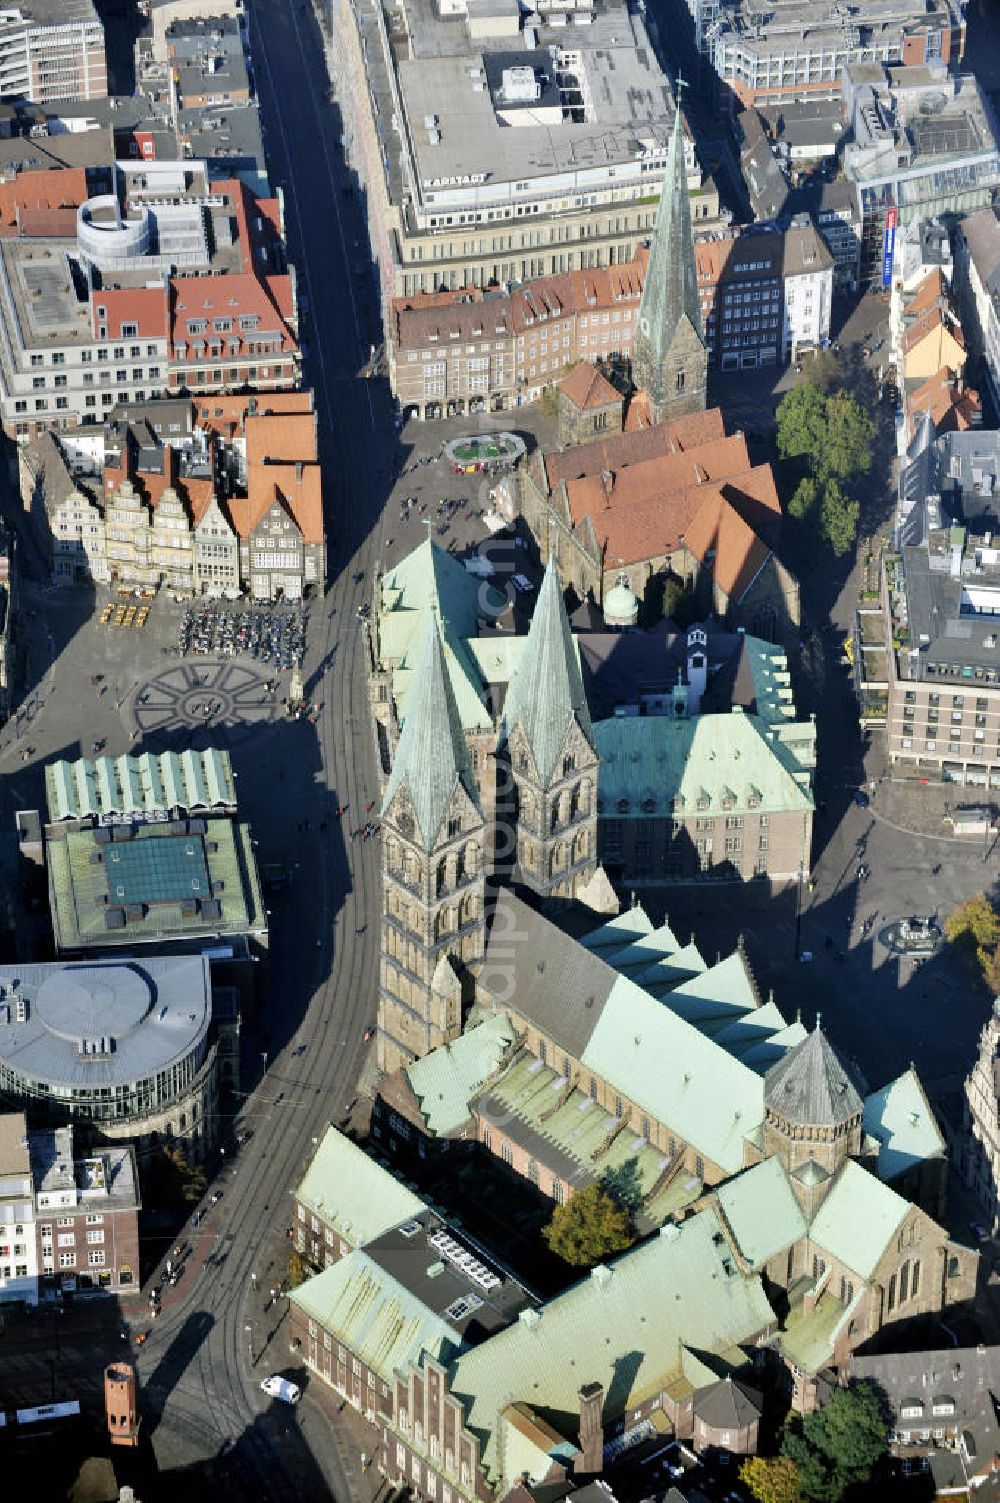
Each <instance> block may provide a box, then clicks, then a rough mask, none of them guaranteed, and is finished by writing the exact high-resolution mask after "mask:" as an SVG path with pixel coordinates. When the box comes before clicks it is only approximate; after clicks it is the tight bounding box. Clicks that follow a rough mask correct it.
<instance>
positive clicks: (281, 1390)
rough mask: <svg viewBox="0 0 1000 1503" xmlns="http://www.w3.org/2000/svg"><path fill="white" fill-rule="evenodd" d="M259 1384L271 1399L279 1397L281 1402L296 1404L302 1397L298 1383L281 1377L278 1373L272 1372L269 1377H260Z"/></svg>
mask: <svg viewBox="0 0 1000 1503" xmlns="http://www.w3.org/2000/svg"><path fill="white" fill-rule="evenodd" d="M260 1386H261V1388H262V1389H263V1390H264V1392H265V1393H266V1394H268V1395H269V1396H270V1397H271V1398H272V1399H280V1400H281V1402H282V1403H283V1404H297V1403H298V1402H299V1399H300V1398H301V1397H302V1389H301V1388H300V1387H299V1385H298V1384H297V1383H291V1382H290V1381H289V1380H288V1378H282V1377H281V1376H280V1374H278V1373H272V1375H271V1377H269V1378H261V1380H260Z"/></svg>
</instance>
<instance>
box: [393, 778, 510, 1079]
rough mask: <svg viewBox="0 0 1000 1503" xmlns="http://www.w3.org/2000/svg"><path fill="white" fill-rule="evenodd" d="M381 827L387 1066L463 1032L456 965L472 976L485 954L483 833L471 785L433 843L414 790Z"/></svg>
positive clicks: (399, 801) (402, 797)
mask: <svg viewBox="0 0 1000 1503" xmlns="http://www.w3.org/2000/svg"><path fill="white" fill-rule="evenodd" d="M382 830H383V838H382V882H383V904H384V919H383V949H382V960H381V975H380V986H379V1045H380V1049H379V1066H380V1068H381V1069H383V1070H394V1069H397V1068H398V1066H399V1065H400V1064H405V1063H406V1062H407V1061H408V1060H411V1059H414V1058H416V1057H417V1056H418V1055H423V1054H427V1053H428V1052H429V1051H430V1050H431V1049H434V1048H436V1047H437V1045H438V1044H442V1043H444V1042H446V1040H448V1039H451V1038H455V1037H456V1036H457V1034H459V1033H460V1032H461V1028H462V988H461V986H460V985H459V984H458V974H457V972H456V969H455V966H456V965H457V967H458V971H459V972H467V971H468V968H469V967H470V966H472V965H474V964H475V962H476V961H477V960H479V958H480V956H481V955H482V948H483V925H484V913H485V893H484V878H483V839H484V830H483V821H482V815H481V813H480V812H479V810H478V808H477V807H476V806H475V805H474V804H473V802H472V800H471V799H470V798H469V797H468V796H467V795H466V794H464V791H463V792H462V793H460V794H458V795H456V797H455V799H454V800H453V802H452V803H451V805H450V807H449V809H448V811H447V815H446V817H445V820H444V821H443V824H442V830H441V833H440V835H439V836H438V838H437V839H436V840H435V842H434V843H433V845H432V846H431V847H430V848H426V847H425V846H424V844H423V842H422V841H421V839H420V838H419V836H418V835H417V833H416V826H415V822H414V817H413V812H412V804H411V802H410V800H409V799H408V797H407V796H406V794H405V790H401V791H400V793H399V794H398V795H397V796H396V798H395V799H394V800H393V801H392V802H391V803H390V804H389V805H388V806H387V807H386V809H385V810H384V811H383V815H382Z"/></svg>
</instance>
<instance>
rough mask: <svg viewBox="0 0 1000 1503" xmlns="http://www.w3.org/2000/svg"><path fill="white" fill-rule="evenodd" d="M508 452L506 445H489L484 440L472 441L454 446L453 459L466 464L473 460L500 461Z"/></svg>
mask: <svg viewBox="0 0 1000 1503" xmlns="http://www.w3.org/2000/svg"><path fill="white" fill-rule="evenodd" d="M508 452H509V451H508V448H507V445H506V444H495V443H490V442H488V441H487V440H485V439H473V440H472V442H471V443H467V444H456V445H455V458H456V459H462V460H465V461H467V462H468V461H471V460H474V459H500V458H501V457H502V456H503V455H504V454H507V453H508Z"/></svg>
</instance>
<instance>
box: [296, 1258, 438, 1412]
mask: <svg viewBox="0 0 1000 1503" xmlns="http://www.w3.org/2000/svg"><path fill="white" fill-rule="evenodd" d="M288 1298H289V1300H290V1301H291V1302H292V1303H293V1304H295V1305H298V1307H299V1309H300V1310H302V1311H303V1312H304V1313H305V1314H306V1315H308V1316H311V1317H312V1319H313V1320H315V1321H318V1322H319V1323H320V1324H321V1325H322V1326H323V1327H324V1328H325V1329H327V1330H329V1331H333V1332H336V1335H337V1338H338V1340H340V1341H342V1342H343V1343H344V1345H345V1346H347V1347H349V1348H350V1350H351V1352H352V1353H354V1354H355V1355H356V1356H358V1357H360V1359H361V1361H362V1362H364V1363H365V1365H366V1366H367V1367H370V1368H371V1369H372V1370H373V1371H374V1372H376V1373H377V1374H378V1376H379V1377H380V1378H381V1379H382V1381H383V1382H384V1383H393V1382H394V1381H395V1375H396V1373H397V1372H398V1371H399V1369H400V1368H405V1367H406V1366H407V1364H408V1363H410V1362H414V1363H417V1364H419V1363H420V1361H421V1358H422V1356H423V1354H424V1353H425V1352H426V1353H428V1354H429V1355H430V1356H432V1357H434V1358H435V1359H436V1360H437V1361H439V1362H448V1361H449V1360H450V1358H451V1357H452V1356H453V1355H454V1354H455V1352H457V1351H459V1350H460V1349H461V1347H462V1336H461V1333H460V1332H459V1331H457V1330H456V1329H455V1327H454V1326H450V1325H448V1324H447V1322H446V1321H443V1320H441V1319H440V1317H439V1316H437V1315H435V1314H434V1312H433V1310H430V1309H428V1307H427V1306H426V1305H425V1304H423V1302H422V1301H421V1300H419V1299H418V1298H417V1297H416V1295H415V1294H411V1293H410V1291H409V1290H408V1289H405V1288H404V1287H403V1285H402V1284H400V1283H398V1282H397V1281H396V1280H395V1279H394V1278H393V1277H392V1275H391V1274H389V1273H387V1272H386V1271H385V1269H384V1268H381V1267H380V1266H379V1265H378V1264H377V1263H375V1262H374V1261H373V1260H372V1259H371V1258H369V1257H368V1256H367V1254H366V1253H364V1252H362V1251H355V1252H352V1253H349V1254H348V1256H347V1257H346V1258H341V1259H340V1260H339V1262H337V1263H331V1264H330V1266H329V1268H324V1270H323V1272H322V1273H318V1274H317V1275H316V1277H315V1278H312V1279H307V1280H306V1282H305V1283H304V1284H300V1285H299V1287H298V1288H297V1289H293V1290H292V1292H291V1294H290V1295H289V1296H288Z"/></svg>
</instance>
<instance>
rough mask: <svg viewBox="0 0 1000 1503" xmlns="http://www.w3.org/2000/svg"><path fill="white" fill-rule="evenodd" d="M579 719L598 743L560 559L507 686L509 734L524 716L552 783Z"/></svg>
mask: <svg viewBox="0 0 1000 1503" xmlns="http://www.w3.org/2000/svg"><path fill="white" fill-rule="evenodd" d="M574 720H575V721H576V723H577V724H578V725H579V727H580V729H581V731H582V732H583V734H584V736H585V737H586V740H587V742H588V744H589V745H590V746H591V747H593V745H594V732H593V729H592V727H591V724H590V711H589V710H588V709H587V697H586V695H585V693H584V689H583V676H582V674H581V673H580V660H579V658H578V656H577V651H576V643H575V642H574V641H573V633H572V632H571V631H570V629H569V618H568V617H567V615H566V606H565V603H564V601H563V596H562V588H561V586H560V584H559V571H558V569H557V568H556V564H555V560H554V559H549V562H548V566H547V567H546V570H545V578H544V579H543V580H542V587H541V589H540V590H539V592H538V604H537V605H536V606H535V614H534V615H533V616H532V618H531V629H530V630H529V632H528V641H527V645H526V646H525V649H524V653H523V655H522V657H521V661H520V663H519V664H518V666H517V671H516V672H515V674H514V676H513V678H512V679H511V683H510V688H509V689H508V691H507V701H506V704H505V705H504V712H503V723H504V732H505V734H506V735H508V736H509V734H510V732H511V731H512V730H513V729H514V726H515V725H517V723H518V722H519V721H520V723H521V724H522V725H523V727H524V731H525V734H526V736H527V738H528V742H529V745H530V746H531V752H532V756H533V757H534V759H535V766H536V767H537V769H538V776H539V778H540V779H541V781H542V782H543V783H547V782H548V780H549V778H550V777H551V775H552V773H553V771H554V769H555V765H556V761H557V759H558V756H559V753H560V752H561V750H562V748H563V746H564V745H565V743H566V737H567V735H568V733H569V729H570V726H571V725H572V723H573V721H574Z"/></svg>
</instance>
